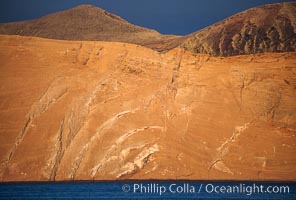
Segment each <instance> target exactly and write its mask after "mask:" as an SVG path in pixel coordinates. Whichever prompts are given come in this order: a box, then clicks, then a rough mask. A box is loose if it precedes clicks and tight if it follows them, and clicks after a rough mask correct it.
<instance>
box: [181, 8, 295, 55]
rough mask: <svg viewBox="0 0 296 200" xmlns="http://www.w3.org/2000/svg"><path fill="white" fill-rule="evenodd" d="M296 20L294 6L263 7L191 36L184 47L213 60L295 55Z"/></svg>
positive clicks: (232, 17)
mask: <svg viewBox="0 0 296 200" xmlns="http://www.w3.org/2000/svg"><path fill="white" fill-rule="evenodd" d="M295 19H296V3H295V2H293V3H279V4H271V5H264V6H260V7H256V8H252V9H249V10H246V11H244V12H241V13H238V14H236V15H233V16H231V17H229V18H227V19H225V20H223V21H221V22H218V23H216V24H214V25H212V26H209V27H207V28H205V29H202V30H200V31H198V32H196V33H194V34H192V35H191V36H190V37H189V38H188V39H187V40H186V41H185V42H184V43H183V44H182V45H181V47H183V48H184V49H186V50H189V51H192V52H195V53H205V54H211V55H214V56H232V55H241V54H255V53H263V52H288V51H295V50H296V33H295V32H296V20H295Z"/></svg>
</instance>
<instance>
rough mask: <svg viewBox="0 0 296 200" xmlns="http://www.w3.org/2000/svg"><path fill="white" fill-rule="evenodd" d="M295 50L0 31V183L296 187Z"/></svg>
mask: <svg viewBox="0 0 296 200" xmlns="http://www.w3.org/2000/svg"><path fill="white" fill-rule="evenodd" d="M295 73H296V53H267V54H257V55H244V56H233V57H227V58H224V57H211V56H208V55H202V54H193V53H190V52H186V51H184V50H182V49H179V48H175V49H173V50H171V51H169V52H167V53H165V54H161V53H158V52H156V51H153V50H150V49H147V48H144V47H140V46H136V45H132V44H124V43H115V42H79V41H75V42H71V41H58V40H48V39H39V38H34V37H20V36H6V35H1V36H0V76H1V78H0V158H1V168H0V172H1V173H0V177H1V179H2V181H31V180H35V181H45V180H57V181H58V180H116V179H194V180H200V179H203V180H207V179H210V180H217V179H219V180H221V179H223V180H234V179H235V180H296V157H295V154H296V135H295V130H296V78H295V77H296V76H295Z"/></svg>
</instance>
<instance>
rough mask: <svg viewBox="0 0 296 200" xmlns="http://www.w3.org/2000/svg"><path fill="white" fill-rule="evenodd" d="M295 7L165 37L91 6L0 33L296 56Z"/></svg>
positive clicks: (255, 11) (265, 9) (6, 26)
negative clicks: (294, 52) (294, 54)
mask: <svg viewBox="0 0 296 200" xmlns="http://www.w3.org/2000/svg"><path fill="white" fill-rule="evenodd" d="M295 13H296V2H286V3H276V4H267V5H263V6H258V7H254V8H250V9H248V10H245V11H242V12H239V13H237V14H235V15H232V16H230V17H228V18H226V19H224V20H221V21H219V22H217V23H215V24H213V25H210V26H208V27H205V28H203V29H201V30H198V31H196V32H194V33H191V34H188V35H185V36H176V35H162V34H160V33H159V32H157V31H156V30H153V29H148V28H145V27H141V26H137V25H134V24H131V23H129V22H128V21H126V20H125V19H123V18H121V17H120V16H117V15H115V14H112V13H109V12H107V11H105V10H103V9H101V8H99V7H96V6H94V5H91V4H83V5H79V6H76V7H74V8H71V9H69V10H65V11H61V12H57V13H52V14H49V15H46V16H44V17H41V18H38V19H34V20H28V21H22V22H13V23H2V24H0V34H8V35H22V36H37V37H43V38H50V39H59V40H74V41H75V40H79V41H115V42H125V43H133V44H138V45H142V46H145V47H148V48H151V49H153V50H156V51H159V52H166V51H168V50H171V49H173V48H175V47H181V48H183V49H185V50H188V51H190V52H193V53H202V54H209V55H213V56H233V55H243V54H257V53H264V52H289V51H292V52H293V51H296V14H295Z"/></svg>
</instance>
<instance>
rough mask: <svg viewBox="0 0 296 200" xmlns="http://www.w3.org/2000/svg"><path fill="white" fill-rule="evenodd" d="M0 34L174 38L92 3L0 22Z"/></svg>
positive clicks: (139, 41)
mask: <svg viewBox="0 0 296 200" xmlns="http://www.w3.org/2000/svg"><path fill="white" fill-rule="evenodd" d="M0 34H11V35H22V36H37V37H43V38H51V39H59V40H90V41H93V40H100V41H117V42H127V43H135V44H142V45H145V44H146V43H151V42H158V41H163V40H164V41H166V40H171V39H172V38H177V36H166V35H161V34H160V33H158V32H157V31H155V30H151V29H148V28H143V27H140V26H136V25H133V24H130V23H128V22H127V21H125V20H123V19H122V18H121V17H119V16H117V15H115V14H112V13H109V12H107V11H105V10H103V9H101V8H98V7H95V6H92V5H80V6H77V7H75V8H72V9H69V10H66V11H62V12H58V13H53V14H50V15H48V16H44V17H42V18H39V19H35V20H29V21H23V22H15V23H6V24H0Z"/></svg>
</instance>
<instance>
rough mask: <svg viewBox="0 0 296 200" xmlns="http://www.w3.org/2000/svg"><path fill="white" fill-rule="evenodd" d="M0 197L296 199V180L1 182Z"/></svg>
mask: <svg viewBox="0 0 296 200" xmlns="http://www.w3.org/2000/svg"><path fill="white" fill-rule="evenodd" d="M0 199H253V200H254V199H256V200H257V199H258V200H259V199H260V200H261V199H291V200H292V199H293V200H295V199H296V182H222V181H219V182H206V181H143V182H140V181H110V182H109V181H107V182H41V183H40V182H39V183H38V182H37V183H33V182H30V183H0Z"/></svg>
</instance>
